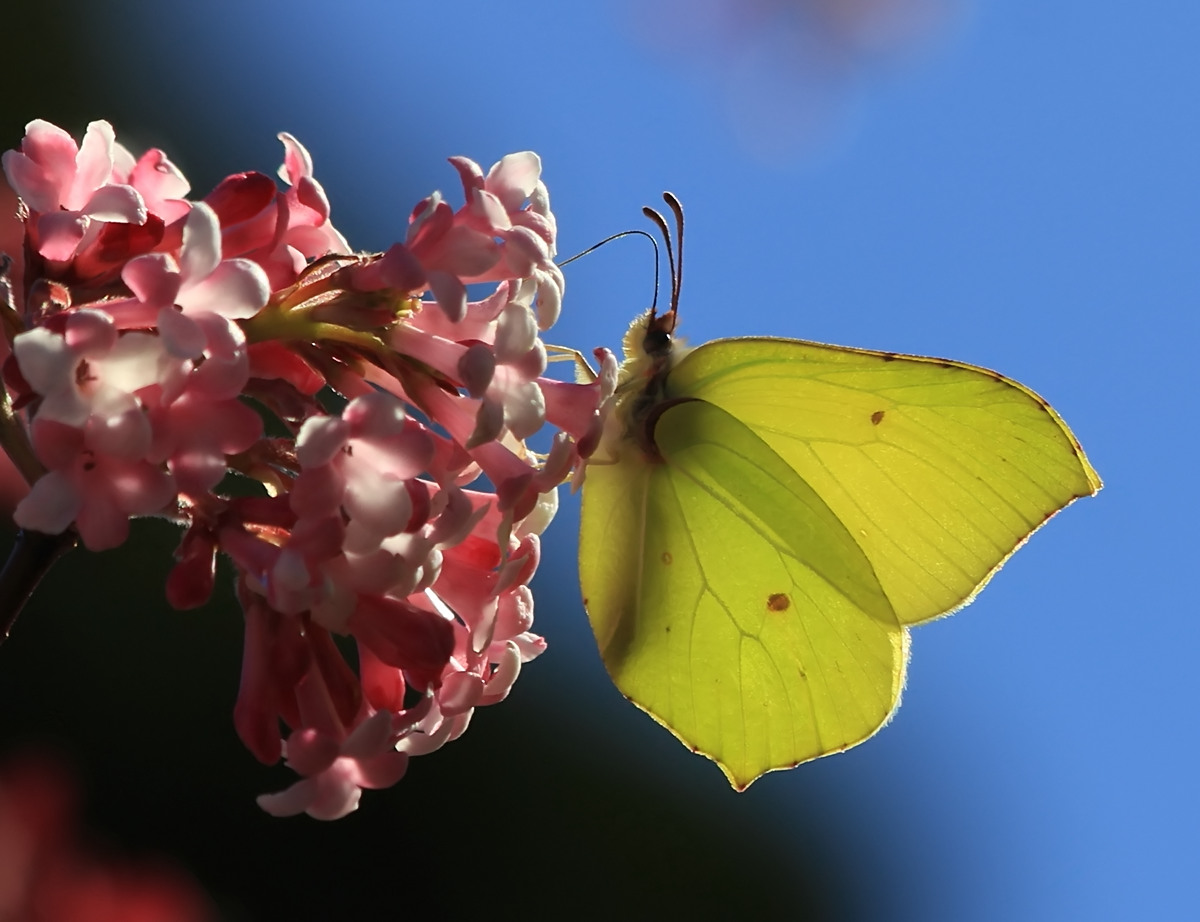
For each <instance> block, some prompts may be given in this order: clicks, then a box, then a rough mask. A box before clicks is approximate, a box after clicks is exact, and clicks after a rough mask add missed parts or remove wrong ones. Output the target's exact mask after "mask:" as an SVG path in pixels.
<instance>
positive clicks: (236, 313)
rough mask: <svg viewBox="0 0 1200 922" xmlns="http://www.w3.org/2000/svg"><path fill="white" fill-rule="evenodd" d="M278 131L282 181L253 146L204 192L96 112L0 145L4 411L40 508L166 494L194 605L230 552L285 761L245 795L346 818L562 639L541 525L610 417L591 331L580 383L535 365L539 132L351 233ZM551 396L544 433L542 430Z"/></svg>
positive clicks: (125, 512) (92, 513) (543, 317)
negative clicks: (384, 241)
mask: <svg viewBox="0 0 1200 922" xmlns="http://www.w3.org/2000/svg"><path fill="white" fill-rule="evenodd" d="M280 139H281V140H282V142H283V145H284V162H283V166H282V167H281V168H280V171H279V175H280V177H281V178H282V179H283V180H284V182H285V183H286V184H287V186H286V188H284V189H280V188H279V187H278V186H277V185H276V183H275V181H274V180H272V179H270V178H269V177H267V176H264V175H263V174H260V173H240V174H236V175H234V176H230V177H228V178H227V179H225V180H224V181H223V182H221V183H220V184H219V185H218V186H217V188H216V189H215V190H213V192H211V193H210V194H209V195H208V196H206V197H205V198H203V199H202V200H194V199H189V198H187V196H188V194H189V192H190V187H189V185H188V183H187V181H186V180H185V179H184V177H183V176H182V175H181V174H180V173H179V171H178V170H177V169H176V168H175V167H174V166H173V165H172V164H171V162H170V160H169V159H168V158H167V157H166V155H164V154H163V153H162V152H161V151H157V150H152V151H149V152H147V153H146V154H143V155H142V156H141V157H140V158H136V159H135V158H134V157H133V155H132V154H130V153H129V152H128V151H127V150H126V149H125V148H124V147H122V146H121V145H120V144H119V143H117V141H116V138H115V134H114V132H113V129H112V127H111V126H110V125H108V123H106V122H93V123H92V124H91V125H90V126H89V127H88V130H87V133H86V135H85V137H84V140H83V142H82V144H79V145H77V144H76V143H75V141H74V140H73V139H72V138H71V137H70V136H69V135H68V134H67V133H66V132H64V131H62V130H61V129H59V128H57V127H56V126H54V125H51V124H49V123H47V122H44V121H35V122H31V123H30V124H29V125H28V126H27V131H26V135H25V138H24V140H23V141H22V143H21V146H20V148H19V149H18V150H14V151H9V152H8V153H6V154H4V156H3V165H4V172H5V176H6V177H7V180H8V183H9V184H10V186H11V187H12V189H13V191H14V192H15V193H16V195H17V196H18V198H19V200H20V203H21V210H20V216H21V219H22V220H23V223H24V229H25V244H24V246H23V248H22V249H23V259H21V261H20V262H19V264H16V265H13V266H12V271H11V272H8V273H7V275H8V277H9V278H10V279H17V280H19V284H17V285H12V286H10V288H11V293H10V296H9V299H8V300H9V301H10V303H8V304H6V305H4V306H3V310H2V312H0V313H3V315H4V321H5V322H4V329H5V331H6V333H7V337H6V338H7V340H8V343H9V345H10V347H11V355H10V356H9V358H8V359H7V361H6V362H5V366H4V380H5V384H6V398H7V401H8V404H9V407H10V408H9V410H8V412H6V413H5V414H3V420H4V422H3V424H2V425H0V430H2V432H3V435H4V445H5V447H6V448H7V449H8V451H9V454H10V456H11V457H12V458H13V459H14V461H15V462H17V463H18V464H20V466H21V470H22V472H23V473H24V474H25V476H26V477H27V478H28V479H29V480H30V481H31V482H32V483H31V489H30V492H29V493H28V495H27V496H26V497H25V498H24V499H23V500H21V502H20V503H19V504H18V506H17V509H16V512H15V520H16V522H17V524H18V525H20V526H21V527H22V528H23V529H27V530H31V531H34V532H40V533H44V534H47V535H60V534H61V535H63V536H64V538H63V540H70V539H72V537H73V536H74V535H78V537H79V539H80V540H82V542H83V544H84V545H85V546H87V547H88V548H90V549H92V550H99V549H103V548H110V547H115V546H117V545H119V544H121V543H122V542H123V541H124V540H125V538H126V537H127V535H128V532H129V522H130V519H131V518H133V517H136V516H150V515H153V516H158V517H163V518H167V519H169V520H171V521H174V522H177V523H178V524H179V525H180V526H181V528H182V538H181V541H180V544H179V547H178V549H177V551H176V554H175V558H176V562H175V565H174V567H173V568H172V569H171V572H170V575H169V576H168V578H167V582H166V587H165V592H166V596H167V599H168V600H169V601H170V602H171V604H172V605H174V606H175V607H177V608H190V607H195V606H198V605H201V604H203V603H204V602H205V601H206V600H207V599H208V598H209V596H210V594H211V592H212V590H213V586H214V579H215V575H214V574H215V561H216V557H217V555H218V554H225V555H226V556H227V557H228V558H229V559H230V560H231V561H232V562H233V565H234V568H235V571H236V594H237V597H238V600H239V602H240V603H241V607H242V611H243V615H244V618H245V647H244V653H243V666H242V679H241V688H240V690H239V693H238V699H237V704H236V707H235V709H234V722H235V725H236V728H237V731H238V733H239V735H240V736H241V738H242V740H243V742H244V743H245V745H246V746H247V747H248V748H249V749H250V751H251V752H252V753H253V754H254V755H255V756H256V757H257V758H259V759H260V760H262V761H263V762H266V763H271V762H274V761H277V760H278V759H280V758H285V759H286V762H287V764H288V765H289V766H290V767H291V768H292V769H293V770H294V771H295V772H296V773H297V774H298V776H299V779H298V780H297V781H296V783H295V784H293V785H292V786H291V787H290V788H289V789H287V790H286V791H283V792H281V793H278V794H272V795H266V796H264V797H262V798H260V800H259V802H260V804H261V805H262V807H263V808H264V809H266V810H267V811H268V812H271V813H274V814H280V815H282V814H292V813H299V812H307V813H309V814H310V815H312V816H315V817H318V818H322V819H333V818H337V817H340V816H343V815H345V814H346V813H347V812H349V811H351V810H353V809H355V807H356V806H357V804H358V800H359V797H360V794H361V791H362V789H363V788H378V787H385V786H388V785H391V784H394V783H395V782H397V781H398V780H399V779H400V778H401V777H402V776H403V774H404V773H405V770H406V768H407V765H408V761H409V759H410V758H412V757H414V756H419V755H425V754H427V753H430V752H433V751H435V750H436V749H438V748H440V747H441V746H442V745H444V744H445V743H446V742H448V741H450V740H452V739H455V738H457V737H458V736H459V735H461V734H462V733H463V732H464V731H465V730H466V728H467V725H468V723H469V722H470V719H471V715H472V714H473V712H474V710H475V708H477V707H481V706H485V705H490V704H495V703H497V702H499V701H502V700H504V698H505V697H506V696H507V695H508V692H509V690H510V689H511V687H512V685H513V683H514V682H515V681H516V678H517V676H518V674H519V672H520V669H521V666H522V664H524V663H526V662H528V661H530V660H532V659H533V658H535V657H536V656H538V655H539V654H540V653H541V652H542V651H543V650H544V649H545V642H544V641H543V639H542V638H541V637H539V636H538V635H536V634H534V633H533V632H532V625H533V593H532V591H531V590H530V586H529V584H530V580H531V579H532V577H533V574H534V572H535V571H536V569H537V566H538V560H539V557H540V535H541V533H542V531H543V530H544V529H545V528H546V527H547V526H548V525H549V524H550V522H551V520H552V519H553V517H554V512H555V510H556V508H557V492H556V491H557V488H558V486H559V485H560V484H561V483H563V482H564V481H566V480H569V479H571V478H572V476H575V477H576V478H577V477H578V476H579V472H580V470H581V468H582V465H581V463H580V462H581V461H582V460H583V459H585V458H586V457H587V456H588V455H589V454H590V453H591V451H592V450H593V448H594V447H595V445H596V442H597V440H598V437H599V434H600V431H601V428H602V417H603V415H604V412H605V408H606V406H607V404H608V402H609V398H610V397H611V395H612V390H613V386H614V381H615V374H614V369H615V362H614V360H613V359H612V356H611V355H607V354H603V353H602V354H600V355H599V358H600V359H601V363H602V369H603V370H602V373H601V375H600V376H599V377H598V378H597V379H596V380H595V381H594V382H592V383H590V384H586V383H585V384H574V383H567V382H562V381H555V380H552V379H550V378H548V377H547V376H546V367H547V354H546V347H545V345H544V344H543V342H542V340H541V338H540V333H541V331H544V330H546V329H547V328H549V327H550V325H551V324H553V322H554V321H555V319H557V317H558V315H559V312H560V311H561V309H562V295H563V276H562V273H561V272H560V270H559V268H558V266H557V265H556V264H555V263H554V254H555V235H556V223H555V219H554V215H553V214H552V212H551V211H550V206H549V195H548V193H547V191H546V187H545V185H544V184H543V183H542V180H541V161H540V160H539V159H538V157H537V155H536V154H533V153H530V152H525V153H518V154H510V155H508V156H507V157H504V158H502V159H501V160H500V161H499V162H498V163H496V164H495V165H494V166H493V167H492V168H491V169H490V170H488V171H487V172H486V173H485V172H484V171H483V170H482V169H481V168H480V167H479V166H478V165H477V164H476V163H475V162H473V161H471V160H468V159H466V158H464V157H454V158H452V159H451V161H450V162H451V164H452V165H453V166H454V168H455V169H456V170H457V173H458V177H459V180H460V182H461V185H462V188H463V197H464V204H463V205H462V206H460V207H458V208H457V209H456V208H454V207H452V206H451V205H450V204H449V203H448V202H447V201H446V199H445V198H444V197H443V196H442V195H441V194H440V193H436V192H435V193H433V194H431V195H430V196H428V197H427V198H426V199H424V200H423V201H421V202H419V203H418V204H417V205H416V206H415V207H414V209H413V211H412V213H411V216H410V218H409V221H408V225H407V228H405V229H404V232H403V240H402V242H397V243H395V244H393V245H392V246H391V247H390V248H388V249H387V250H386V251H385V252H383V253H378V254H362V253H354V252H352V251H351V250H350V247H349V245H348V244H347V243H346V241H345V239H344V238H343V237H342V235H341V234H340V233H339V232H338V231H336V230H335V229H334V227H333V225H332V224H331V223H330V207H329V202H328V199H327V198H326V196H325V193H324V191H323V189H322V188H321V186H320V184H319V183H318V182H317V181H316V179H315V178H314V176H313V165H312V160H311V158H310V157H309V154H308V152H307V151H306V150H305V149H304V148H303V147H302V146H301V145H300V143H299V142H298V141H297V140H296V139H295V138H293V137H291V136H290V135H286V134H285V135H280ZM9 256H10V258H12V259H14V260H15V259H16V258H17V254H9ZM480 283H489V284H491V285H492V286H494V287H491V290H490V291H486V292H484V293H483V294H481V295H477V294H476V293H475V291H474V290H473V289H472V288H470V287H468V286H476V285H478V284H480ZM264 420H266V421H267V423H268V425H265V426H264ZM547 424H549V425H550V426H552V427H554V429H556V430H557V431H556V433H555V434H554V435H553V437H552V438H551V439H550V441H549V445H550V448H549V451H548V452H547V453H546V454H544V455H543V454H538V453H536V452H534V451H533V450H531V449H530V448H529V447H528V446H527V444H526V440H527V439H529V437H530V436H533V435H534V434H535V433H538V432H540V431H541V430H542V428H543V426H545V425H547ZM268 432H270V433H272V434H270V435H268V434H266V433H268ZM230 475H235V476H232V477H231V476H230ZM234 485H236V486H237V489H234ZM12 617H15V612H14V613H11V614H9V615H8V618H9V623H10V624H11V619H12ZM338 636H340V637H348V638H351V639H352V640H353V642H354V644H353V646H354V647H355V650H356V653H357V656H356V657H355V660H354V665H351V663H350V662H348V661H347V659H346V658H345V656H344V655H343V653H342V650H341V649H340V648H339V646H338V645H337V644H336V643H335V641H334V638H335V637H338Z"/></svg>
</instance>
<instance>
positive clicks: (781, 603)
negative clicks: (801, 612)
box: [767, 592, 792, 612]
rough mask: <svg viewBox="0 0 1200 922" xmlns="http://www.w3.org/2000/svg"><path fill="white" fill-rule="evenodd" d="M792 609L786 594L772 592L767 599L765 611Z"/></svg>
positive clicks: (790, 601)
mask: <svg viewBox="0 0 1200 922" xmlns="http://www.w3.org/2000/svg"><path fill="white" fill-rule="evenodd" d="M791 607H792V600H791V599H790V598H788V595H787V593H786V592H773V593H771V595H769V596H768V597H767V611H775V612H780V611H787V610H788V609H789V608H791Z"/></svg>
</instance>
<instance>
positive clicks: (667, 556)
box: [662, 551, 675, 567]
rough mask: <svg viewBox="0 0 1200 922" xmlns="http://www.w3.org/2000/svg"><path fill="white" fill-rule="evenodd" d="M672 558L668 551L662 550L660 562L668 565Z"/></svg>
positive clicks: (672, 560)
mask: <svg viewBox="0 0 1200 922" xmlns="http://www.w3.org/2000/svg"><path fill="white" fill-rule="evenodd" d="M674 560H675V558H674V557H672V556H671V552H670V551H663V552H662V562H663V563H665V564H666V565H667V566H668V567H669V566H670V565H671V564H672V563H673V562H674Z"/></svg>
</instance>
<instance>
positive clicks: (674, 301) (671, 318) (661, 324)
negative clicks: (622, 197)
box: [642, 205, 679, 334]
mask: <svg viewBox="0 0 1200 922" xmlns="http://www.w3.org/2000/svg"><path fill="white" fill-rule="evenodd" d="M642 214H644V215H645V216H646V217H647V218H649V219H650V220H651V221H653V222H654V223H655V225H656V226H657V227H658V231H659V233H660V234H662V235H663V242H664V243H665V244H666V247H667V265H668V267H669V268H670V270H671V309H670V310H668V311H667V312H666V313H664V314H663V315H662V316H661V317H658V318H657V321H656V319H655V314H654V308H651V313H650V322H651V324H652V325H654V326H656V327H657V328H658V329H660V330H663V331H664V332H666V333H668V334H670V333H671V332H673V331H674V329H675V309H676V307H677V306H678V300H679V299H678V286H677V284H676V282H675V277H676V273H675V247H674V246H673V245H672V243H671V228H670V226H669V225H668V224H667V220H666V218H664V217H663V216H662V215H660V214H659V213H658V212H657V211H655V210H654V209H653V208H651V207H650V206H649V205H646V206H645V207H643V208H642ZM657 287H658V286H657V285H656V286H655V289H656V291H655V294H656V296H657ZM655 301H656V304H655V306H656V307H657V297H656V298H655Z"/></svg>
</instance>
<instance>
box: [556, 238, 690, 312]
mask: <svg viewBox="0 0 1200 922" xmlns="http://www.w3.org/2000/svg"><path fill="white" fill-rule="evenodd" d="M634 235H637V236H638V237H645V238H646V239H647V240H649V241H650V245H651V246H652V247H654V301H653V302H652V303H651V305H650V308H651V310H653V309H655V308H656V307H658V264H659V262H661V259H660V257H659V254H658V240H657V239H655V237H654V235H653V234H649V233H647V232H646V231H644V230H625V231H621V232H620V233H616V234H611V235H610V236H608V237H605V238H604V239H603V240H601V241H600V242H599V243H593V244H592V245H591V246H590V247H588V248H587V249H586V250H580V251H579V252H578V253H576V254H575V255H574V256H569V257H567V258H566V259H564V260H562V262H560V263H559V264H558V266H559V268H560V269H561V268H562V267H563V266H565V265H566V264H567V263H573V262H575V260H577V259H579V258H580V257H581V256H587V255H588V253H591V252H592V251H594V250H598V249H600V247H602V246H604V245H605V244H606V243H612V242H613V241H614V240H620V239H621V238H622V237H631V236H634ZM672 290H673V289H672Z"/></svg>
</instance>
